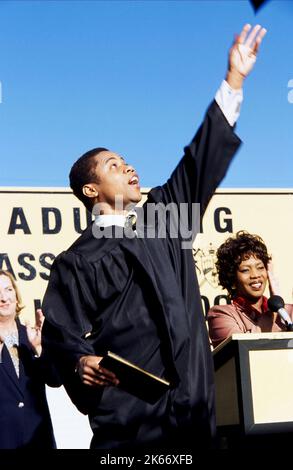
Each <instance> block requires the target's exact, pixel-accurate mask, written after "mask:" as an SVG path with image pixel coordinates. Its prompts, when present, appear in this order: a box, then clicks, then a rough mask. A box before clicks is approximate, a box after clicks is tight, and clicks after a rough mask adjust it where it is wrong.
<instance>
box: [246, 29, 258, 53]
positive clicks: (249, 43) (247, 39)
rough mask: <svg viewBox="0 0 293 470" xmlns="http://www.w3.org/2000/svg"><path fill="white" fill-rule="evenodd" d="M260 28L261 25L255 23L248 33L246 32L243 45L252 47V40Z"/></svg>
mask: <svg viewBox="0 0 293 470" xmlns="http://www.w3.org/2000/svg"><path fill="white" fill-rule="evenodd" d="M260 30H261V25H260V24H257V25H256V26H255V27H254V28H253V29H252V30H251V31H250V33H249V34H248V36H247V38H246V40H245V45H246V46H248V47H250V48H253V47H254V41H255V38H256V36H257V34H258V32H259V31H260Z"/></svg>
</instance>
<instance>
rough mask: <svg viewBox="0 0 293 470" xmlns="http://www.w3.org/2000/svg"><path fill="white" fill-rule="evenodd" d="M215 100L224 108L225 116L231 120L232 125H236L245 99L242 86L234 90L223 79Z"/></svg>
mask: <svg viewBox="0 0 293 470" xmlns="http://www.w3.org/2000/svg"><path fill="white" fill-rule="evenodd" d="M215 100H216V102H217V103H218V105H219V107H220V108H221V110H222V113H223V114H224V116H225V118H226V119H227V121H228V122H229V124H230V126H234V124H235V122H236V121H237V119H238V118H239V115H240V107H241V103H242V101H243V91H242V88H240V89H239V90H234V88H231V87H230V85H229V84H228V83H227V82H226V80H223V81H222V83H221V86H220V88H219V89H218V91H217V93H216V96H215Z"/></svg>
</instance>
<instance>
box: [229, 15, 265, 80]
mask: <svg viewBox="0 0 293 470" xmlns="http://www.w3.org/2000/svg"><path fill="white" fill-rule="evenodd" d="M265 34H266V29H265V28H262V27H261V26H260V25H256V26H255V27H254V28H253V29H251V26H250V25H249V24H246V25H245V26H244V28H243V29H242V31H241V33H240V35H239V36H238V37H237V38H236V40H235V42H234V44H233V46H232V48H231V50H230V55H229V69H230V70H231V71H235V72H237V73H239V74H240V75H241V76H242V77H246V76H247V75H248V74H249V72H250V71H251V70H252V68H253V66H254V63H255V61H256V55H257V52H258V49H259V46H260V44H261V41H262V39H263V37H264V36H265Z"/></svg>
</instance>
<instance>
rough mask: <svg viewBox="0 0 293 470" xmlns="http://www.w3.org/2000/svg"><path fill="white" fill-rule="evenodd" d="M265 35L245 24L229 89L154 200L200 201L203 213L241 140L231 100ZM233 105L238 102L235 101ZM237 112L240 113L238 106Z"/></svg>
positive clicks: (226, 84) (235, 47) (233, 59)
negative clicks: (230, 115) (234, 128)
mask: <svg viewBox="0 0 293 470" xmlns="http://www.w3.org/2000/svg"><path fill="white" fill-rule="evenodd" d="M265 34H266V30H265V29H264V28H262V27H261V26H259V25H257V26H255V27H254V28H251V26H250V25H245V26H244V28H243V30H242V31H241V33H240V34H239V36H237V38H236V39H235V41H234V44H233V46H232V48H231V49H230V51H229V60H228V69H227V73H226V82H223V83H224V87H226V88H228V91H227V90H226V93H222V92H221V93H217V96H219V95H221V97H222V98H223V99H222V100H220V99H219V100H218V99H217V100H216V101H213V103H212V104H211V106H210V107H209V109H208V111H207V114H206V116H205V119H204V121H203V124H202V125H201V127H200V128H199V130H198V132H197V133H196V135H195V137H194V139H193V140H192V141H191V143H190V145H188V146H187V147H185V149H184V156H183V158H182V159H181V161H180V162H179V164H178V165H177V167H176V168H175V170H174V171H173V173H172V175H171V177H170V178H169V180H168V181H167V183H166V184H165V185H164V186H162V187H158V188H155V189H154V190H153V191H151V193H150V199H152V200H154V201H155V202H159V201H162V202H163V203H164V204H169V203H173V202H175V203H176V204H180V203H188V204H192V203H199V204H200V212H201V215H203V213H204V211H205V209H206V207H207V204H208V202H209V200H210V198H211V197H212V195H213V194H214V191H215V190H216V188H217V186H218V185H219V184H220V183H221V181H222V179H223V178H224V176H225V174H226V171H227V169H228V167H229V164H230V162H231V160H232V158H233V156H234V154H235V153H236V151H237V149H238V147H239V145H240V143H241V142H240V139H239V138H238V137H237V136H236V135H235V134H234V131H233V125H234V123H235V120H234V121H233V123H232V124H231V120H230V119H229V118H228V114H230V112H231V109H230V108H231V99H232V102H233V94H234V91H235V90H239V89H241V88H242V85H243V81H244V79H245V78H246V77H247V75H248V74H249V73H250V71H251V70H252V68H253V66H254V63H255V61H256V55H257V52H258V49H259V46H260V43H261V41H262V39H263V37H264V35H265ZM222 87H223V84H222V86H221V88H222ZM221 88H220V90H219V91H221ZM224 91H225V90H224ZM220 101H221V102H220ZM233 106H234V107H235V104H233V103H232V108H233ZM238 107H239V105H238ZM236 108H237V106H236ZM234 114H237V113H236V109H235V112H234ZM191 216H192V212H191V211H190V217H191ZM189 222H190V218H189Z"/></svg>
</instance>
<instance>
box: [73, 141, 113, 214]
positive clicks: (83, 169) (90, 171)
mask: <svg viewBox="0 0 293 470" xmlns="http://www.w3.org/2000/svg"><path fill="white" fill-rule="evenodd" d="M108 151H109V150H108V149H106V148H104V147H97V148H94V149H92V150H89V151H88V152H86V153H84V154H83V155H82V156H81V157H79V159H78V160H76V162H75V163H74V164H73V166H72V168H71V170H70V173H69V182H70V187H71V189H72V191H73V194H74V195H75V196H76V197H77V198H78V199H79V200H80V201H81V202H82V203H83V204H84V205H85V207H86V208H87V209H88V210H91V208H92V201H91V199H90V198H89V197H87V196H85V195H84V194H83V192H82V188H83V186H84V185H85V184H87V183H97V184H98V183H99V178H98V176H97V175H96V171H95V170H96V166H97V164H96V161H95V157H96V156H97V155H98V154H99V153H101V152H108Z"/></svg>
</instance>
